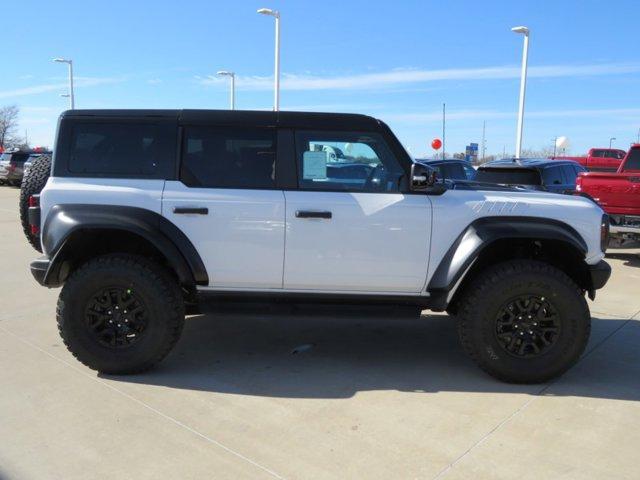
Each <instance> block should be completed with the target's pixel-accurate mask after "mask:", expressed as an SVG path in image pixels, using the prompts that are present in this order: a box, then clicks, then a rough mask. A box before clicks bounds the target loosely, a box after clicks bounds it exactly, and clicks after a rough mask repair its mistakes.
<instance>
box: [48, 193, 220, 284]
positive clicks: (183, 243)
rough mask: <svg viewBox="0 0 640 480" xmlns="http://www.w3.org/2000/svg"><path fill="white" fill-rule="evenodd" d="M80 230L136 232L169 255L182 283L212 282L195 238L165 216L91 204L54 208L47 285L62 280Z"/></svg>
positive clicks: (125, 207)
mask: <svg viewBox="0 0 640 480" xmlns="http://www.w3.org/2000/svg"><path fill="white" fill-rule="evenodd" d="M79 230H83V231H87V230H88V231H91V230H94V231H97V230H111V231H114V230H115V231H118V230H121V231H126V232H129V233H133V234H136V235H138V236H140V237H142V238H143V239H144V240H146V241H148V242H149V243H150V244H151V245H153V246H154V247H155V248H156V249H157V250H158V251H159V252H160V253H161V254H162V255H164V256H165V258H166V259H167V260H168V262H169V265H170V266H171V267H172V268H173V270H174V271H175V272H176V275H177V276H178V280H179V281H180V283H181V284H182V285H208V284H209V277H208V275H207V270H206V268H205V265H204V263H203V262H202V259H201V258H200V255H199V254H198V252H197V250H196V249H195V247H194V246H193V244H192V243H191V241H190V240H189V239H188V238H187V236H186V235H185V234H184V233H183V232H182V231H181V230H180V229H179V228H178V227H176V226H175V225H174V224H173V223H171V222H170V221H169V220H167V219H166V218H164V217H163V216H162V215H160V214H158V213H156V212H153V211H151V210H147V209H144V208H138V207H127V206H118V205H87V204H60V205H54V206H53V207H51V210H50V211H49V213H48V215H47V218H46V220H45V223H44V227H43V236H42V245H43V247H44V251H45V252H46V254H47V256H48V258H49V266H48V268H47V272H46V273H45V275H44V284H46V285H49V286H58V285H59V284H60V283H61V281H60V277H61V275H60V268H61V266H62V263H64V261H65V258H66V257H67V255H68V254H69V253H70V252H67V251H65V250H67V249H66V248H65V247H66V245H67V240H68V239H69V238H71V236H72V235H73V234H74V233H75V232H77V231H79ZM62 276H64V275H62Z"/></svg>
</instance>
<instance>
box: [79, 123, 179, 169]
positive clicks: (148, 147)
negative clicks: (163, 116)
mask: <svg viewBox="0 0 640 480" xmlns="http://www.w3.org/2000/svg"><path fill="white" fill-rule="evenodd" d="M175 138H176V130H175V127H173V126H171V125H169V124H165V125H159V124H144V123H101V122H93V123H76V124H74V125H73V127H72V131H71V142H70V151H69V163H68V166H67V168H68V170H69V172H71V173H75V174H79V175H82V174H88V175H100V176H115V177H123V176H124V177H127V176H132V177H151V178H169V177H170V176H171V175H173V168H174V167H173V165H174V159H175Z"/></svg>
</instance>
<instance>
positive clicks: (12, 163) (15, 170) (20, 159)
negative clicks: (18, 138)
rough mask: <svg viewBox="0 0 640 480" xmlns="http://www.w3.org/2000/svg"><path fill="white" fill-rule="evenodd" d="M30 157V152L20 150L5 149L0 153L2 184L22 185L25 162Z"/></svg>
mask: <svg viewBox="0 0 640 480" xmlns="http://www.w3.org/2000/svg"><path fill="white" fill-rule="evenodd" d="M28 158H29V152H24V151H20V150H15V151H5V152H4V153H2V154H1V155H0V185H4V184H5V183H6V184H9V185H14V186H17V185H20V183H21V182H22V173H23V168H24V163H25V162H26V161H27V159H28Z"/></svg>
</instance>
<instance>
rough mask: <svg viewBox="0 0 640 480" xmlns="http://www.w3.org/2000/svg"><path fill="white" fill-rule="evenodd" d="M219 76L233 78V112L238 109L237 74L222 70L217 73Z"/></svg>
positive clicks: (231, 102)
mask: <svg viewBox="0 0 640 480" xmlns="http://www.w3.org/2000/svg"><path fill="white" fill-rule="evenodd" d="M217 75H218V76H220V77H229V78H231V99H230V107H229V108H231V110H235V109H236V74H235V73H234V72H228V71H226V70H220V71H219V72H217Z"/></svg>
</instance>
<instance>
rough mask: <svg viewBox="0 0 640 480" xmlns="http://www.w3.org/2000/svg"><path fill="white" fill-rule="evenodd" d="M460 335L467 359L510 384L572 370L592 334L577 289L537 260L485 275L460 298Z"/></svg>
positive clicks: (511, 263) (496, 268)
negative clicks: (468, 357)
mask: <svg viewBox="0 0 640 480" xmlns="http://www.w3.org/2000/svg"><path fill="white" fill-rule="evenodd" d="M457 317H458V318H457V320H458V333H459V335H460V340H461V342H462V345H463V347H464V349H465V350H466V352H467V353H468V354H469V356H470V357H471V358H472V359H473V360H474V361H475V362H476V363H477V364H478V365H479V366H480V368H482V369H483V370H485V371H486V372H487V373H489V374H490V375H492V376H494V377H496V378H498V379H500V380H503V381H506V382H511V383H541V382H545V381H548V380H550V379H552V378H554V377H557V376H559V375H561V374H562V373H564V372H565V371H567V370H568V369H569V368H570V367H571V366H572V365H574V364H575V363H576V362H577V361H578V359H579V358H580V355H581V354H582V352H583V351H584V349H585V347H586V345H587V341H588V339H589V334H590V330H591V316H590V313H589V307H588V306H587V302H586V300H585V298H584V295H583V293H582V291H581V290H580V289H579V287H578V286H577V285H576V284H575V283H574V282H573V281H572V280H571V279H570V278H569V277H568V276H567V275H566V274H565V273H564V272H562V271H561V270H558V269H557V268H555V267H553V266H552V265H549V264H546V263H543V262H538V261H533V260H514V261H509V262H504V263H501V264H498V265H495V266H493V267H490V268H488V269H487V270H485V271H483V272H481V273H480V274H479V275H478V276H477V277H476V278H475V279H474V281H472V282H471V284H470V285H468V286H467V288H466V289H465V291H464V292H463V293H462V298H461V299H460V302H459V304H458V310H457Z"/></svg>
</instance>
